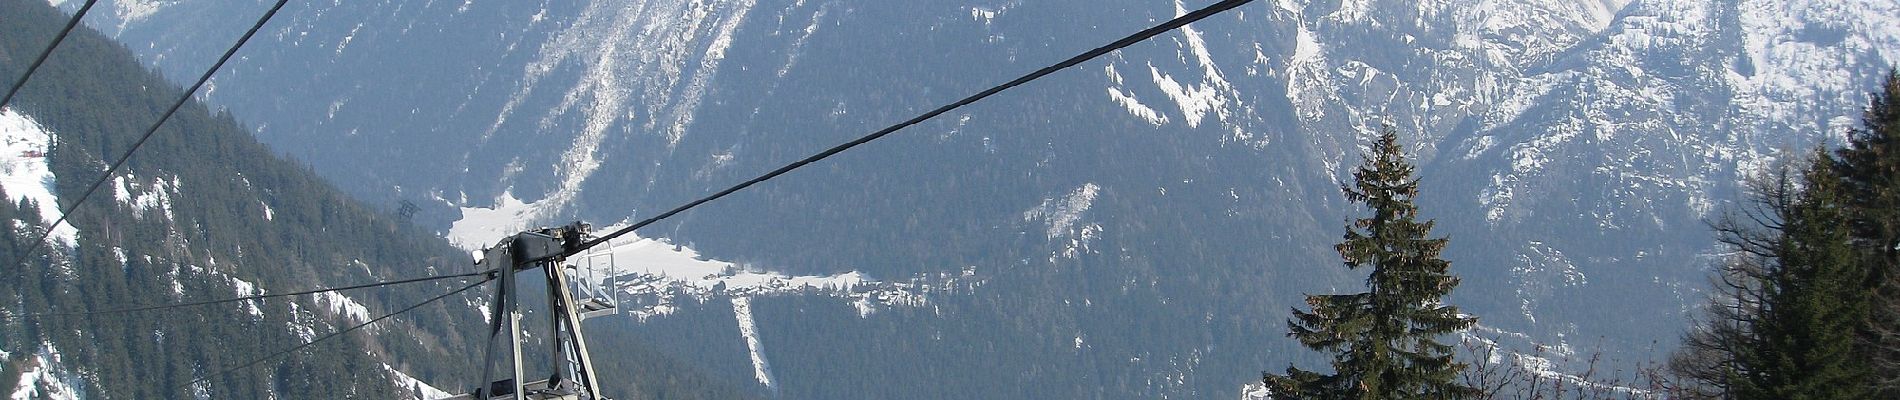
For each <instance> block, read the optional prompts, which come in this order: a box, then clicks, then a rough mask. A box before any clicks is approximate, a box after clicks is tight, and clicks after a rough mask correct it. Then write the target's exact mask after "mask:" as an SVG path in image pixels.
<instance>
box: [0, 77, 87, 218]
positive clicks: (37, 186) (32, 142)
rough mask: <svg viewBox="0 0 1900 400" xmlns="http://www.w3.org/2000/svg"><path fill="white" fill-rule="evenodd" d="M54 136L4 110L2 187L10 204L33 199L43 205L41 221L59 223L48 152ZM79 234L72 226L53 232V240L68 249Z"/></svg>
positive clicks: (0, 120) (0, 118)
mask: <svg viewBox="0 0 1900 400" xmlns="http://www.w3.org/2000/svg"><path fill="white" fill-rule="evenodd" d="M52 138H53V135H52V133H50V132H47V131H46V127H43V126H40V124H39V123H38V122H35V121H33V118H32V117H28V116H26V115H25V114H20V113H18V112H15V111H13V109H10V108H9V109H5V110H0V146H4V147H0V187H5V189H6V192H7V201H11V202H14V203H19V202H20V200H25V199H31V200H33V202H35V203H38V204H39V208H40V220H41V221H45V223H49V224H50V223H52V222H53V221H58V220H59V217H60V213H59V202H58V201H56V200H55V198H54V197H53V171H52V170H51V169H49V168H48V166H47V164H46V151H47V150H49V149H50V148H51V146H50V143H51V142H52ZM78 234H79V231H78V230H75V229H73V227H72V226H71V225H66V224H60V226H58V227H54V228H53V232H52V234H51V237H52V239H53V240H55V241H58V242H59V243H63V244H65V245H66V246H68V247H71V246H73V245H74V243H75V242H74V241H73V239H74V238H75V237H77V236H78Z"/></svg>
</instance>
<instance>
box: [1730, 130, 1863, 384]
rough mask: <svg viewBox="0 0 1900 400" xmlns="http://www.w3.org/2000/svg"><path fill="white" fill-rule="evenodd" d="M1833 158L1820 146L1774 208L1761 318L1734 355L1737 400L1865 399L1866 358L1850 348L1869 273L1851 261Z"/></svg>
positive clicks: (1853, 258) (1860, 316) (1852, 253)
mask: <svg viewBox="0 0 1900 400" xmlns="http://www.w3.org/2000/svg"><path fill="white" fill-rule="evenodd" d="M1831 161H1832V160H1830V159H1828V158H1827V155H1826V154H1825V153H1823V152H1819V151H1817V152H1816V154H1814V155H1812V156H1811V157H1809V159H1808V162H1807V166H1806V168H1803V169H1802V171H1800V177H1799V179H1800V182H1801V187H1800V189H1799V190H1797V191H1795V192H1794V193H1793V196H1792V197H1791V200H1792V201H1791V202H1788V203H1786V205H1785V206H1784V207H1782V209H1781V210H1778V211H1779V214H1781V215H1779V218H1778V219H1779V220H1780V221H1781V222H1780V224H1779V227H1778V230H1779V235H1780V236H1779V238H1778V240H1776V241H1775V242H1774V246H1775V247H1774V249H1773V251H1774V253H1775V256H1776V260H1775V261H1776V262H1774V263H1772V264H1770V265H1771V268H1769V269H1768V270H1767V271H1766V272H1767V274H1766V275H1765V276H1763V277H1762V279H1764V282H1762V285H1761V292H1762V293H1761V303H1762V307H1760V310H1759V312H1760V315H1759V316H1758V317H1756V319H1755V321H1754V327H1753V329H1754V330H1755V332H1756V335H1757V336H1759V337H1758V338H1757V339H1756V340H1753V341H1749V342H1748V343H1751V344H1752V346H1751V347H1752V348H1748V349H1744V351H1743V352H1742V357H1739V358H1738V360H1739V361H1740V362H1741V364H1742V366H1741V368H1739V370H1740V371H1741V372H1744V374H1742V376H1741V377H1743V378H1744V379H1741V380H1738V381H1736V383H1737V384H1738V385H1737V389H1738V390H1737V392H1736V397H1737V398H1740V399H1865V398H1869V396H1871V395H1872V394H1873V393H1872V392H1871V391H1870V390H1868V385H1867V382H1866V379H1867V378H1868V377H1869V376H1870V375H1869V374H1868V370H1869V369H1868V368H1867V363H1866V362H1865V361H1866V358H1865V357H1864V356H1863V355H1862V354H1861V353H1858V352H1856V351H1855V342H1856V337H1857V335H1856V333H1857V332H1858V331H1859V330H1860V327H1861V325H1862V324H1863V323H1864V322H1865V321H1866V319H1867V311H1868V304H1869V299H1868V288H1867V286H1866V281H1867V276H1868V273H1867V270H1866V269H1865V268H1863V264H1862V263H1860V262H1858V260H1856V258H1857V257H1856V253H1855V251H1854V248H1853V247H1852V245H1851V238H1850V235H1849V232H1848V231H1849V230H1848V228H1847V220H1848V213H1847V211H1848V210H1847V209H1846V207H1845V204H1844V202H1845V198H1844V197H1843V196H1841V189H1840V184H1839V181H1838V180H1837V179H1836V177H1835V173H1834V171H1833V166H1832V162H1831Z"/></svg>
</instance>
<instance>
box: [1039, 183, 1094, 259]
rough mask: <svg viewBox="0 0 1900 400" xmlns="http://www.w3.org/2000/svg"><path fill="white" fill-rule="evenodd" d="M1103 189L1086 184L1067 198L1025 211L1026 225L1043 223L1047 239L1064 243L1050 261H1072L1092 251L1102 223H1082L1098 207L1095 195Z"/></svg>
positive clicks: (1052, 198)
mask: <svg viewBox="0 0 1900 400" xmlns="http://www.w3.org/2000/svg"><path fill="white" fill-rule="evenodd" d="M1101 190H1102V187H1101V186H1096V185H1095V184H1094V183H1084V184H1082V186H1081V187H1077V188H1075V190H1072V191H1070V192H1069V193H1068V194H1067V195H1064V196H1061V197H1051V198H1047V199H1043V201H1042V204H1041V205H1038V206H1036V207H1035V208H1031V209H1029V210H1028V211H1023V214H1022V215H1023V222H1037V221H1041V222H1043V223H1044V225H1045V226H1046V229H1045V231H1044V234H1045V235H1046V236H1047V237H1048V240H1049V241H1051V242H1057V243H1061V245H1062V248H1061V249H1058V250H1056V251H1055V253H1054V254H1051V255H1050V256H1049V262H1051V263H1054V262H1056V260H1059V259H1064V258H1068V259H1073V258H1076V257H1077V256H1080V255H1082V253H1087V252H1089V251H1090V250H1089V243H1090V242H1092V241H1094V240H1095V239H1096V238H1097V237H1100V236H1101V233H1102V225H1101V224H1097V223H1087V224H1083V223H1080V222H1081V221H1082V215H1083V214H1084V213H1087V212H1088V210H1089V207H1090V206H1092V205H1094V204H1095V196H1097V195H1099V194H1100V193H1101Z"/></svg>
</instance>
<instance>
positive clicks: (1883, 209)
mask: <svg viewBox="0 0 1900 400" xmlns="http://www.w3.org/2000/svg"><path fill="white" fill-rule="evenodd" d="M1835 155H1836V161H1837V165H1836V172H1837V173H1838V174H1839V175H1840V177H1841V181H1842V189H1843V191H1844V193H1846V194H1847V195H1848V206H1849V207H1850V208H1851V209H1852V212H1850V213H1849V215H1851V216H1853V217H1852V219H1851V220H1850V223H1851V226H1852V227H1853V237H1854V243H1855V245H1856V247H1857V248H1859V249H1860V253H1861V258H1860V261H1861V263H1863V264H1864V267H1863V268H1865V269H1867V270H1868V271H1870V272H1871V274H1870V275H1869V277H1868V280H1867V282H1866V285H1867V286H1868V287H1871V288H1873V290H1874V293H1875V300H1874V310H1873V311H1872V314H1871V315H1870V316H1869V318H1870V320H1869V321H1868V324H1867V325H1866V326H1865V329H1862V330H1861V340H1862V343H1861V345H1862V348H1861V350H1862V351H1864V352H1866V353H1867V354H1868V355H1869V356H1870V357H1871V360H1870V361H1871V363H1872V365H1873V366H1874V367H1875V368H1876V374H1875V377H1877V378H1878V379H1876V380H1875V382H1874V385H1875V386H1876V387H1878V388H1879V389H1880V393H1881V395H1882V396H1881V397H1883V398H1896V397H1900V272H1896V270H1895V268H1896V267H1897V266H1900V70H1889V71H1888V73H1887V77H1886V80H1885V81H1884V82H1882V84H1881V85H1880V90H1878V91H1876V92H1874V93H1873V98H1872V99H1871V100H1870V101H1869V102H1868V106H1867V110H1866V113H1865V114H1863V115H1862V117H1861V127H1860V128H1857V129H1854V130H1852V131H1849V132H1848V143H1847V147H1846V148H1843V149H1840V150H1838V151H1837V152H1836V153H1835Z"/></svg>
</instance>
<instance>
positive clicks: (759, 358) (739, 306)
mask: <svg viewBox="0 0 1900 400" xmlns="http://www.w3.org/2000/svg"><path fill="white" fill-rule="evenodd" d="M732 313H733V315H736V316H737V318H736V319H738V320H739V335H740V336H743V337H745V347H746V352H747V354H749V355H751V356H752V374H753V375H754V376H757V377H758V379H759V384H760V385H765V387H766V388H769V389H772V391H775V392H776V391H778V383H775V382H773V381H772V366H771V365H770V364H767V363H766V362H765V344H764V343H762V342H760V341H759V327H758V325H757V324H755V323H754V322H753V320H752V298H750V297H734V298H732Z"/></svg>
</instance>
